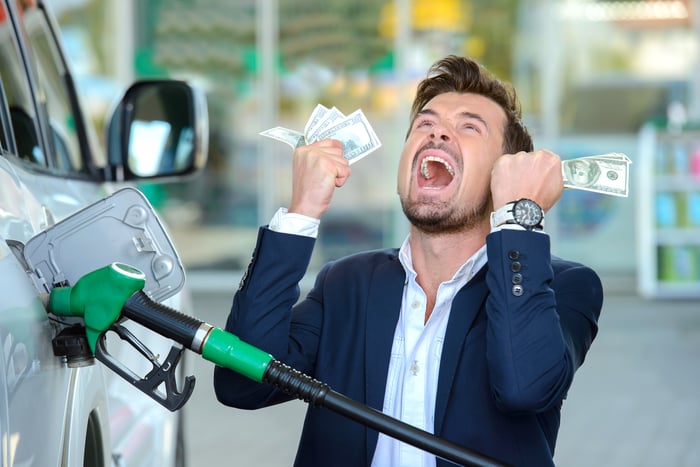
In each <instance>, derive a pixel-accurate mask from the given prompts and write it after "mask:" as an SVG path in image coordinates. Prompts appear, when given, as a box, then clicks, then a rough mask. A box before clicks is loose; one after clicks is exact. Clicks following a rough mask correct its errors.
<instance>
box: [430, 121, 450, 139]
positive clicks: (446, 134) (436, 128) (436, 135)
mask: <svg viewBox="0 0 700 467" xmlns="http://www.w3.org/2000/svg"><path fill="white" fill-rule="evenodd" d="M432 130H433V131H432V132H431V134H430V137H431V138H432V139H439V140H440V141H450V139H451V136H450V131H449V129H448V128H447V127H446V126H445V125H443V124H442V123H436V124H434V125H433V127H432Z"/></svg>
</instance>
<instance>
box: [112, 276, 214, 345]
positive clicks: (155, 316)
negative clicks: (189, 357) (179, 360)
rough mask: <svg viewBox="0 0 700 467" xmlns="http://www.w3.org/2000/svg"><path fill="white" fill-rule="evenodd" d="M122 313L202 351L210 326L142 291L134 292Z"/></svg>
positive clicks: (176, 340) (161, 333) (165, 335)
mask: <svg viewBox="0 0 700 467" xmlns="http://www.w3.org/2000/svg"><path fill="white" fill-rule="evenodd" d="M122 316H124V317H125V318H129V319H131V320H133V321H136V322H137V323H139V324H141V325H142V326H145V327H147V328H149V329H151V330H153V331H155V332H156V333H158V334H160V335H161V336H164V337H167V338H169V339H172V340H174V341H175V342H178V343H180V344H182V345H183V346H185V347H187V348H188V349H190V350H192V351H194V352H196V353H198V354H201V353H202V343H203V342H204V339H205V338H206V335H207V333H208V332H209V330H210V329H211V328H212V327H211V326H210V325H209V324H207V323H205V322H203V321H200V320H198V319H196V318H194V317H192V316H189V315H186V314H183V313H180V312H179V311H176V310H173V309H172V308H170V307H168V306H166V305H163V304H162V303H158V302H156V301H153V300H151V299H150V298H149V297H148V295H146V293H145V292H144V291H143V290H139V291H137V292H135V293H134V294H133V295H131V297H129V299H128V300H127V301H126V303H125V304H124V306H123V307H122Z"/></svg>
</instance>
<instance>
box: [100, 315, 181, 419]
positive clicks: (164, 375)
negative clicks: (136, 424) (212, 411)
mask: <svg viewBox="0 0 700 467" xmlns="http://www.w3.org/2000/svg"><path fill="white" fill-rule="evenodd" d="M109 331H112V332H114V333H116V334H117V335H118V336H119V337H120V338H121V339H122V340H123V341H126V342H127V343H128V344H129V345H131V346H132V347H133V348H134V349H136V350H137V351H138V352H139V353H140V354H141V355H143V356H144V357H146V359H147V360H149V361H150V362H151V365H152V367H153V368H152V369H151V371H149V372H148V373H147V374H146V375H145V376H144V377H143V378H141V377H139V376H138V375H137V374H135V373H134V372H133V371H131V370H130V369H129V368H127V367H126V366H125V365H124V364H123V363H122V362H120V361H119V360H117V359H116V358H114V356H112V355H111V354H110V353H109V351H108V350H107V345H106V340H107V339H106V337H107V336H106V335H107V332H109ZM183 350H185V349H184V347H181V346H179V345H178V346H175V345H173V346H172V347H171V348H170V351H169V352H168V357H167V358H166V359H165V361H164V362H163V363H162V364H160V365H159V364H158V362H157V359H156V357H155V356H154V355H153V352H151V351H150V350H149V349H148V347H146V346H145V345H144V344H143V343H142V342H141V341H139V340H138V339H137V338H136V336H134V335H133V334H132V333H131V331H129V330H128V329H127V328H126V327H124V326H122V325H121V324H118V323H117V324H114V325H112V326H111V327H110V328H109V329H108V330H107V331H106V332H104V333H102V334H101V335H100V337H99V339H98V340H97V345H96V347H95V358H96V359H97V360H99V361H100V362H102V363H103V364H105V365H106V366H108V367H109V368H110V369H111V370H112V371H114V372H115V373H117V374H118V375H119V376H121V377H122V378H123V379H125V380H126V381H128V382H129V383H130V384H131V385H133V386H134V387H136V388H137V389H139V390H140V391H141V392H143V393H144V394H146V395H148V396H149V397H151V398H152V399H153V400H155V401H156V402H158V403H159V404H160V405H162V406H163V407H165V408H166V409H168V410H170V411H171V412H174V411H176V410H178V409H179V408H181V407H182V406H183V405H185V403H186V402H187V400H188V399H189V398H190V396H191V395H192V391H194V383H195V377H194V376H187V377H185V380H184V382H183V387H182V390H178V389H177V381H176V368H177V365H178V364H179V363H180V358H181V356H182V352H183ZM161 386H163V388H164V390H165V393H163V391H161V389H160V387H161Z"/></svg>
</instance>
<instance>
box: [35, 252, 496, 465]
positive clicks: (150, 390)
mask: <svg viewBox="0 0 700 467" xmlns="http://www.w3.org/2000/svg"><path fill="white" fill-rule="evenodd" d="M144 285H145V276H144V274H143V273H142V272H141V271H139V270H137V269H135V268H133V267H131V266H128V265H126V264H122V263H112V264H110V265H109V266H105V267H104V268H101V269H98V270H96V271H93V272H91V273H89V274H86V275H85V276H83V277H82V278H80V279H79V280H78V281H77V283H76V284H75V285H74V286H72V287H56V288H54V289H53V290H52V291H51V294H50V296H49V303H48V307H49V311H50V312H52V313H54V314H55V315H58V316H79V317H82V318H83V320H84V322H85V332H86V335H87V338H88V343H89V345H90V349H91V350H92V352H93V354H94V355H95V358H97V360H99V361H100V362H102V363H104V364H105V365H107V366H108V367H109V368H110V369H112V370H113V371H115V372H116V373H117V374H119V375H120V376H121V377H122V378H124V379H125V380H127V381H128V382H130V383H131V384H132V385H134V386H135V387H137V388H138V389H140V390H141V391H142V392H144V393H146V394H147V395H149V396H150V397H151V398H153V399H154V400H156V401H157V402H159V403H160V404H161V405H163V406H164V407H166V408H168V409H169V410H177V409H179V408H181V407H182V406H183V405H184V404H185V403H186V402H187V400H188V399H189V397H190V395H191V394H192V391H193V389H194V376H188V377H186V378H185V381H184V384H183V388H182V389H181V390H178V388H177V383H176V368H177V365H178V363H179V361H180V355H181V353H182V350H183V347H179V348H176V347H173V348H171V350H170V352H169V354H168V357H167V358H166V360H165V361H164V362H163V363H162V364H159V363H158V362H157V357H156V356H154V355H153V354H152V353H151V352H150V350H149V349H147V348H146V347H145V346H144V345H143V344H142V343H141V342H139V341H138V339H136V337H135V336H134V335H133V334H132V333H131V332H130V331H129V330H128V329H127V328H126V327H124V326H122V324H121V321H122V320H123V319H125V318H128V319H131V320H133V321H135V322H137V323H139V324H140V325H142V326H144V327H146V328H148V329H150V330H152V331H154V332H156V333H157V334H160V335H161V336H164V337H166V338H169V339H172V340H173V341H175V342H177V343H178V344H180V345H181V346H184V347H186V348H188V349H190V350H192V351H193V352H195V353H197V354H200V355H201V356H202V357H203V358H204V359H205V360H208V361H210V362H212V363H214V364H216V365H219V366H221V367H224V368H228V369H230V370H233V371H235V372H237V373H239V374H242V375H244V376H246V377H248V378H250V379H252V380H253V381H257V382H262V383H266V384H270V385H272V386H274V387H276V388H277V389H279V390H281V391H284V392H285V393H287V394H289V395H291V396H293V397H296V398H298V399H301V400H304V401H306V402H308V403H310V404H312V405H314V406H323V407H326V408H329V409H331V410H333V411H335V412H337V413H339V414H341V415H343V416H346V417H348V418H350V419H353V420H355V421H357V422H360V423H363V424H364V425H366V426H368V427H370V428H373V429H375V430H377V431H379V432H382V433H385V434H387V435H389V436H392V437H394V438H396V439H398V440H400V441H403V442H405V443H408V444H411V445H412V446H415V447H418V448H420V449H423V450H425V451H428V452H431V453H433V454H435V455H437V456H439V457H442V458H443V459H446V460H449V461H452V462H455V463H457V464H458V465H466V466H489V467H491V466H492V467H496V466H503V465H504V464H502V463H499V462H497V461H494V460H493V459H490V458H488V457H485V456H483V455H481V454H478V453H474V452H472V451H469V450H467V449H465V448H463V447H462V446H459V445H456V444H454V443H451V442H449V441H446V440H444V439H441V438H438V437H436V436H435V435H433V434H432V433H429V432H426V431H423V430H419V429H418V428H415V427H413V426H411V425H408V424H406V423H404V422H402V421H400V420H397V419H395V418H392V417H389V416H388V415H386V414H384V413H383V412H380V411H378V410H375V409H372V408H370V407H367V406H365V405H363V404H360V403H358V402H356V401H354V400H352V399H350V398H348V397H346V396H344V395H342V394H339V393H337V392H335V391H333V390H331V389H330V388H329V387H328V385H326V384H324V383H321V382H319V381H317V380H315V379H313V378H311V377H310V376H307V375H305V374H303V373H301V372H299V371H297V370H295V369H293V368H290V367H289V366H287V365H285V364H283V363H281V362H279V361H278V360H275V359H274V358H273V357H272V355H270V354H268V353H266V352H264V351H262V350H260V349H258V348H256V347H254V346H252V345H250V344H248V343H246V342H243V341H242V340H241V339H239V338H238V337H237V336H235V335H234V334H231V333H229V332H227V331H224V330H222V329H219V328H215V327H213V326H211V325H209V324H207V323H204V322H202V321H199V320H197V319H195V318H193V317H191V316H188V315H185V314H182V313H180V312H178V311H175V310H173V309H171V308H169V307H167V306H165V305H163V304H161V303H157V302H154V301H153V300H151V299H150V298H149V297H148V295H147V294H146V293H145V292H144V291H143V290H142V289H143V287H144ZM108 331H113V332H115V333H116V334H117V335H118V336H119V337H120V338H121V339H122V340H125V341H126V342H128V343H129V344H130V345H132V346H133V347H134V348H135V349H136V350H137V351H138V352H140V353H141V354H142V355H143V356H145V357H146V358H147V359H148V360H149V361H151V363H152V370H151V371H150V372H149V373H148V374H146V375H145V376H144V377H139V376H138V375H135V374H134V373H133V372H132V371H131V370H130V369H129V368H127V367H126V366H125V365H123V364H122V363H121V362H119V361H118V360H117V359H116V358H114V357H113V356H112V355H111V354H110V353H109V352H108V350H107V348H106V339H105V334H106V333H107V332H108ZM162 387H164V389H165V393H164V394H163V392H162V390H161V389H160V388H162Z"/></svg>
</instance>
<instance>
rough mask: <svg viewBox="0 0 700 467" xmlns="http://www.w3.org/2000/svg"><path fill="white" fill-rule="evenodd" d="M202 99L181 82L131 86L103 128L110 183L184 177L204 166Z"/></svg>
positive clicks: (204, 107) (205, 122)
mask: <svg viewBox="0 0 700 467" xmlns="http://www.w3.org/2000/svg"><path fill="white" fill-rule="evenodd" d="M208 133H209V125H208V115H207V104H206V98H205V97H204V95H203V93H201V92H200V91H199V90H198V89H197V88H195V87H192V86H190V85H189V84H187V83H185V82H183V81H174V80H158V81H139V82H136V83H134V84H133V85H132V86H131V87H130V88H129V89H128V90H127V91H126V93H125V94H124V97H122V99H121V100H120V101H119V103H118V104H117V106H116V107H115V109H114V110H113V112H112V116H111V119H110V123H109V126H108V128H107V150H108V160H109V166H110V169H111V170H110V172H111V173H110V174H106V177H107V178H108V179H111V180H114V181H124V180H137V179H138V180H143V179H155V178H167V177H183V176H185V175H190V174H192V173H195V172H197V171H198V170H199V169H201V168H202V167H204V165H205V164H206V160H207V149H208V148H207V145H208Z"/></svg>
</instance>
